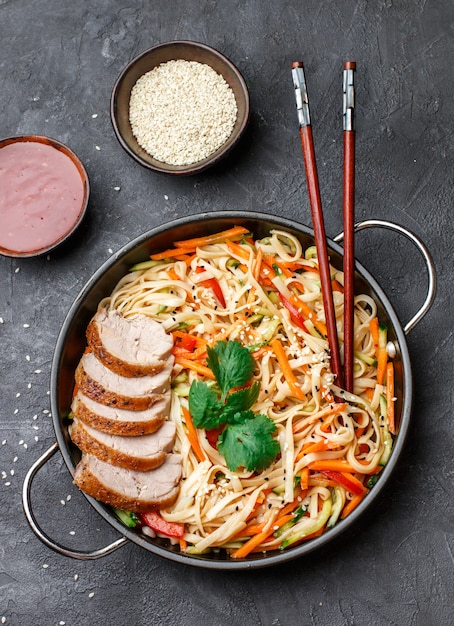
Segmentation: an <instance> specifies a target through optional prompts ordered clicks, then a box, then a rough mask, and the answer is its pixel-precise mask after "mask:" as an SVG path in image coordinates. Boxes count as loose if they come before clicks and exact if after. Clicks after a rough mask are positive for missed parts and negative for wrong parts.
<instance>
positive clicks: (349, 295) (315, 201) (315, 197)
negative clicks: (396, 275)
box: [292, 61, 356, 392]
mask: <svg viewBox="0 0 454 626" xmlns="http://www.w3.org/2000/svg"><path fill="white" fill-rule="evenodd" d="M355 69H356V64H355V63H354V62H353V61H349V62H346V63H344V75H343V78H344V81H343V93H344V101H343V130H344V184H343V212H344V370H343V371H342V366H341V360H340V353H339V341H338V336H337V326H336V313H335V310H334V301H333V291H332V284H331V273H330V267H329V258H328V247H327V243H326V234H325V225H324V219H323V210H322V202H321V198H320V187H319V182H318V174H317V164H316V160H315V151H314V141H313V137H312V126H311V120H310V113H309V101H308V96H307V87H306V79H305V76H304V68H303V64H302V63H301V62H300V61H296V62H295V63H292V77H293V86H294V88H295V97H296V108H297V112H298V121H299V128H300V136H301V146H302V149H303V156H304V165H305V169H306V180H307V187H308V193H309V202H310V206H311V213H312V223H313V227H314V235H315V245H316V248H317V256H318V263H319V270H320V279H321V284H322V295H323V303H324V309H325V318H326V327H327V331H328V345H329V349H330V354H331V370H332V372H333V373H334V374H335V376H336V382H337V384H338V385H339V386H340V387H342V386H344V387H345V389H346V390H347V391H351V392H353V335H354V329H353V309H354V278H355V277H354V273H355V260H354V259H355V253H354V196H355V130H354V106H355V101H354V100H355V99H354V81H353V76H354V71H355Z"/></svg>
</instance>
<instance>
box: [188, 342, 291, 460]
mask: <svg viewBox="0 0 454 626" xmlns="http://www.w3.org/2000/svg"><path fill="white" fill-rule="evenodd" d="M207 355H208V357H207V365H208V367H209V368H210V369H211V371H212V372H213V374H214V376H215V378H216V382H217V384H218V388H219V389H218V390H216V389H215V388H213V387H209V386H208V385H207V384H206V383H204V382H202V381H194V382H193V383H192V385H191V389H190V391H189V411H190V412H191V415H192V420H193V422H194V426H195V427H196V428H205V429H206V430H212V429H214V428H219V427H221V426H224V429H223V431H222V432H221V434H220V436H219V440H218V447H219V452H220V453H221V454H223V455H224V457H225V461H226V464H227V467H228V468H229V470H231V471H236V470H237V469H239V468H240V467H244V468H245V469H246V470H248V471H254V470H255V471H261V470H263V469H265V468H267V467H268V466H269V465H270V464H271V463H272V462H273V461H274V459H275V458H276V456H277V454H278V452H279V449H280V448H279V444H278V442H277V441H276V440H275V439H274V438H273V433H274V432H275V431H276V426H275V424H274V422H273V421H272V420H271V419H269V417H267V416H266V415H262V414H258V415H257V414H255V413H254V412H253V411H251V410H250V408H251V407H252V406H253V404H254V403H255V402H256V401H257V398H258V396H259V392H260V383H258V382H255V383H253V384H252V385H250V386H246V385H248V383H249V382H250V380H251V378H252V373H253V370H254V359H253V358H252V356H251V354H250V352H249V350H248V349H247V348H245V347H244V346H242V345H241V343H240V342H239V341H219V342H218V343H217V344H216V345H215V346H214V348H209V347H208V348H207ZM238 387H243V388H242V389H238Z"/></svg>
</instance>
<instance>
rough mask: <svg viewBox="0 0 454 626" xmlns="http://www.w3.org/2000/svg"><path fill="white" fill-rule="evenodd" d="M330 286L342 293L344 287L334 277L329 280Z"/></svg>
mask: <svg viewBox="0 0 454 626" xmlns="http://www.w3.org/2000/svg"><path fill="white" fill-rule="evenodd" d="M331 286H332V290H333V291H340V292H341V293H344V288H343V287H342V285H341V284H340V282H339V281H337V280H336V279H334V280H332V281H331Z"/></svg>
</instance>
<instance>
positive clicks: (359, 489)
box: [321, 470, 367, 496]
mask: <svg viewBox="0 0 454 626" xmlns="http://www.w3.org/2000/svg"><path fill="white" fill-rule="evenodd" d="M321 473H322V474H324V475H325V476H326V477H327V478H330V479H331V480H334V481H335V482H336V483H339V485H342V486H343V487H345V488H346V489H348V491H350V493H353V494H354V495H355V496H361V495H363V494H364V493H365V492H366V491H367V489H366V487H364V485H362V484H361V485H360V484H356V483H354V482H353V481H351V480H350V479H349V478H348V476H345V474H342V473H341V472H336V471H334V470H323V471H322V472H321Z"/></svg>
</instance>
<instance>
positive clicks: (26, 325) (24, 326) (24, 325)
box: [22, 324, 30, 328]
mask: <svg viewBox="0 0 454 626" xmlns="http://www.w3.org/2000/svg"><path fill="white" fill-rule="evenodd" d="M22 327H23V328H30V324H22Z"/></svg>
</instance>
